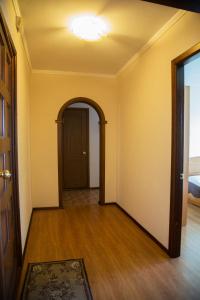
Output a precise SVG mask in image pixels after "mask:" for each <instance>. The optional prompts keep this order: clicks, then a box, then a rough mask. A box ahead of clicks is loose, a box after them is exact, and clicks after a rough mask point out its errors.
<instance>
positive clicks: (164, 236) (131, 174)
mask: <svg viewBox="0 0 200 300" xmlns="http://www.w3.org/2000/svg"><path fill="white" fill-rule="evenodd" d="M199 28H200V16H199V14H195V13H186V14H185V15H184V16H183V17H182V18H181V19H180V20H179V21H178V22H176V23H175V24H174V25H173V27H171V28H170V29H168V31H167V32H166V33H165V34H164V35H163V36H162V37H160V38H159V40H157V42H156V43H154V45H153V46H151V47H150V48H149V49H148V50H147V51H146V52H144V53H143V54H141V55H140V56H139V57H138V58H137V60H136V61H134V62H133V63H130V64H129V65H128V66H127V68H126V69H125V70H124V71H123V72H122V73H120V74H119V76H118V87H119V96H120V101H119V105H120V108H119V112H120V127H119V129H120V153H119V180H118V185H119V203H120V205H121V206H122V207H123V208H124V209H125V210H126V211H127V212H128V213H129V214H130V215H131V216H133V217H134V218H135V219H136V220H137V221H138V222H139V223H140V224H141V225H142V226H144V227H145V228H146V229H147V230H148V231H149V232H150V233H151V234H152V235H153V236H154V237H155V238H157V239H158V240H159V241H160V242H161V243H162V244H163V245H164V246H166V247H168V235H169V210H170V178H171V126H172V124H171V120H172V115H171V112H172V97H171V61H172V60H173V59H174V58H176V57H177V56H178V55H180V54H181V53H183V52H184V51H186V50H187V49H189V48H190V47H191V46H193V45H194V44H196V43H198V42H199V41H200V30H199Z"/></svg>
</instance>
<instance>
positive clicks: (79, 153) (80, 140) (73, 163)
mask: <svg viewBox="0 0 200 300" xmlns="http://www.w3.org/2000/svg"><path fill="white" fill-rule="evenodd" d="M88 116H89V112H88V109H87V108H68V109H66V110H65V112H64V116H63V122H64V124H63V174H64V178H63V188H64V189H73V188H88V187H89V166H88V164H89V159H88V157H89V153H88V150H89V146H88V143H89V132H88V130H89V128H88V123H89V117H88Z"/></svg>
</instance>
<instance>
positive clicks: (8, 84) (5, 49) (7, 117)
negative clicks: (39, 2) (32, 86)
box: [0, 19, 21, 300]
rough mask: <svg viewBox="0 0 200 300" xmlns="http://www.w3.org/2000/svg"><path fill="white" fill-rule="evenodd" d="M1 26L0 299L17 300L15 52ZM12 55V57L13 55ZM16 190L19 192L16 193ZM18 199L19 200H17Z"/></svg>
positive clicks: (18, 263)
mask: <svg viewBox="0 0 200 300" xmlns="http://www.w3.org/2000/svg"><path fill="white" fill-rule="evenodd" d="M2 24H3V23H2V19H1V28H0V299H1V300H9V299H14V296H13V294H14V289H15V287H16V279H17V271H18V270H19V268H20V265H21V260H20V256H19V253H20V250H21V249H19V245H20V243H19V240H18V239H19V236H20V234H19V224H18V223H17V217H16V216H17V215H18V213H19V212H18V208H17V205H16V199H17V195H16V187H15V186H14V184H16V181H15V179H14V178H16V171H15V169H14V168H13V166H14V163H13V159H15V153H16V152H15V151H16V150H15V149H14V145H15V137H14V127H13V124H14V119H13V118H14V100H15V99H14V73H13V72H14V54H13V53H12V51H11V46H10V44H9V43H8V42H7V35H6V34H5V27H4V25H2ZM11 57H12V58H11ZM14 191H15V192H14ZM14 201H15V202H14Z"/></svg>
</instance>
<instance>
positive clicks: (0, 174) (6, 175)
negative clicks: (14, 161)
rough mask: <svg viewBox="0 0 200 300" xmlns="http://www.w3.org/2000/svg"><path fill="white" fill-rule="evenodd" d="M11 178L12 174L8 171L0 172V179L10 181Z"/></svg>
mask: <svg viewBox="0 0 200 300" xmlns="http://www.w3.org/2000/svg"><path fill="white" fill-rule="evenodd" d="M11 176H12V174H11V172H10V171H9V170H3V171H0V177H1V178H3V179H10V178H11Z"/></svg>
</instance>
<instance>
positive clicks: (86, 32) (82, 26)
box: [69, 15, 110, 41]
mask: <svg viewBox="0 0 200 300" xmlns="http://www.w3.org/2000/svg"><path fill="white" fill-rule="evenodd" d="M69 29H70V31H71V32H72V33H73V34H74V35H75V36H77V37H78V38H80V39H82V40H86V41H97V40H100V39H101V38H102V37H103V36H106V35H107V34H108V32H109V30H110V29H109V25H108V23H107V22H106V21H105V20H103V19H102V18H100V17H97V16H95V15H79V16H76V17H73V18H71V19H70V22H69Z"/></svg>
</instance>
